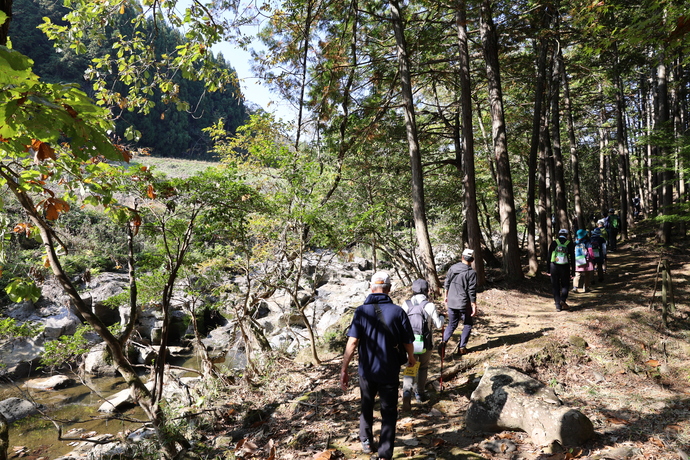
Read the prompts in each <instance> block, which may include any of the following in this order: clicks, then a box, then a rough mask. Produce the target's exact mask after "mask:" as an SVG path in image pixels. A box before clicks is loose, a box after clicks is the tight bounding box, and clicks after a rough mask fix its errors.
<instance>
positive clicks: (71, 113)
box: [62, 104, 79, 119]
mask: <svg viewBox="0 0 690 460" xmlns="http://www.w3.org/2000/svg"><path fill="white" fill-rule="evenodd" d="M62 106H63V107H64V108H65V110H66V111H67V113H68V114H69V116H70V117H72V118H75V119H76V118H77V117H78V116H79V114H78V113H77V111H76V110H74V109H73V108H72V107H71V106H70V105H67V104H62Z"/></svg>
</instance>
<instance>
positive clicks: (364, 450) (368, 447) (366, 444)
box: [362, 439, 371, 454]
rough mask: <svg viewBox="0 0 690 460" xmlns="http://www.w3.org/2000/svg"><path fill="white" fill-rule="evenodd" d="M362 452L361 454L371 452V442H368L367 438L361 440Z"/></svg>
mask: <svg viewBox="0 0 690 460" xmlns="http://www.w3.org/2000/svg"><path fill="white" fill-rule="evenodd" d="M362 453H363V454H370V453H371V443H370V442H369V440H368V439H365V440H364V441H362Z"/></svg>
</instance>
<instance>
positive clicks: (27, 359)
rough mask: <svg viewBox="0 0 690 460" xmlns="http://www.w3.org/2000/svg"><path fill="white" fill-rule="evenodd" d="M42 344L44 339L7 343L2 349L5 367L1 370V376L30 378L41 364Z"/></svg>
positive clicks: (0, 351) (24, 339) (1, 358)
mask: <svg viewBox="0 0 690 460" xmlns="http://www.w3.org/2000/svg"><path fill="white" fill-rule="evenodd" d="M42 343H43V339H42V338H22V339H15V340H10V341H8V342H7V343H5V344H4V345H3V346H2V348H0V362H2V363H3V364H4V365H5V367H4V368H1V369H0V375H2V376H7V377H9V378H11V379H18V378H22V377H26V376H28V375H29V374H30V373H31V371H32V370H35V369H36V367H38V366H39V364H40V362H41V356H42V355H43V352H44V348H43V347H42V346H41V344H42Z"/></svg>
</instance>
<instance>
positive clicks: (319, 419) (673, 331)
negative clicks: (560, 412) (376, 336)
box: [205, 223, 690, 460]
mask: <svg viewBox="0 0 690 460" xmlns="http://www.w3.org/2000/svg"><path fill="white" fill-rule="evenodd" d="M686 249H687V248H683V247H680V246H676V247H672V248H665V249H663V251H662V249H661V248H660V247H658V246H657V245H656V244H655V243H654V238H653V231H652V229H651V228H647V229H646V230H645V228H644V223H641V224H638V225H637V226H636V227H633V228H632V229H631V232H630V239H629V240H628V241H627V242H625V243H623V244H619V248H618V251H616V252H614V253H612V254H610V255H609V261H608V273H607V275H606V279H605V281H604V282H603V283H597V284H596V285H594V286H593V287H592V289H591V291H590V292H587V293H579V294H576V293H571V294H570V296H569V298H568V304H569V305H570V308H569V309H568V310H565V311H563V312H556V310H555V307H554V303H553V297H552V295H551V285H550V281H549V277H548V275H547V274H546V273H540V274H538V275H537V276H536V277H534V278H530V279H526V280H524V281H523V282H520V283H519V284H517V285H516V284H508V283H505V282H500V281H494V282H491V283H489V284H488V285H487V286H486V287H485V288H484V289H483V290H482V291H481V292H480V293H479V294H478V305H479V310H480V315H479V317H478V319H477V321H476V324H475V327H474V330H473V333H472V336H471V338H470V342H469V352H470V353H469V354H467V355H465V356H463V357H462V358H460V359H457V360H454V361H452V362H445V363H444V369H443V379H442V380H443V382H442V387H441V369H440V360H439V358H438V355H436V354H434V358H433V359H432V364H431V369H430V375H429V382H430V383H429V385H428V387H427V389H428V391H427V393H428V394H429V395H430V397H431V399H430V401H428V402H426V403H424V404H415V402H414V401H413V405H412V411H411V412H409V413H403V412H402V411H401V412H400V413H399V418H398V424H397V437H396V443H395V453H394V458H397V459H400V458H418V459H434V458H436V459H444V460H446V459H448V460H450V459H474V458H498V459H540V460H541V459H554V460H558V459H571V458H582V459H604V458H607V459H608V458H611V459H619V458H620V459H683V460H687V459H688V454H686V452H690V327H689V326H690V319H689V317H690V305H689V303H688V300H687V299H688V298H689V297H688V279H689V278H690V254H689V253H688V251H687V250H686ZM662 256H663V257H664V258H667V259H668V260H669V262H670V268H671V274H672V279H673V282H674V287H675V302H676V304H675V306H676V310H675V312H672V313H669V315H668V318H667V327H664V326H663V323H662V314H661V305H662V300H661V281H662V278H661V276H658V277H657V267H658V266H659V261H660V259H661V257H662ZM494 279H495V278H494ZM655 290H656V293H655V294H654V295H653V293H654V292H655ZM405 295H409V292H394V293H392V297H393V298H394V299H395V300H397V301H400V300H403V299H404V297H405ZM653 297H654V301H653V302H652V298H653ZM650 305H651V307H650ZM439 334H440V332H438V333H437V336H438V335H439ZM457 337H458V332H456V335H455V336H454V338H453V339H451V344H450V345H452V344H453V343H454V342H455V341H456V340H457ZM575 338H581V339H584V341H586V344H587V345H586V348H585V349H584V351H583V349H582V348H581V347H580V348H578V347H577V346H576V345H575V344H576V343H577V340H575ZM321 353H322V354H321V359H322V360H323V364H322V365H321V366H310V365H307V364H299V363H295V362H294V361H292V360H288V359H285V360H282V359H281V360H277V361H276V363H275V365H274V366H273V367H274V369H275V373H274V374H273V375H271V377H270V381H267V382H263V383H262V384H260V385H257V386H253V387H251V388H250V387H245V388H243V389H240V390H239V391H234V394H233V396H232V397H230V399H229V400H227V401H226V404H225V406H224V407H225V412H224V413H223V414H221V415H222V417H221V418H220V419H219V420H218V421H217V423H216V424H215V427H214V430H213V432H212V433H211V432H207V433H206V434H205V435H206V436H207V439H208V442H207V445H209V446H214V448H212V449H210V451H209V455H210V456H209V457H208V458H261V459H271V460H272V459H278V458H280V459H297V458H314V459H319V460H327V459H336V458H347V459H367V458H368V457H369V456H368V455H364V454H362V453H361V447H360V443H359V439H358V437H357V432H358V419H359V389H358V387H357V384H356V382H357V381H356V378H354V379H353V380H354V381H353V382H351V386H350V389H349V390H348V391H347V392H343V391H342V390H340V388H339V385H338V374H339V369H340V366H341V362H342V361H341V354H342V350H334V351H333V352H330V353H329V352H326V351H323V350H322V352H321ZM485 366H511V367H514V368H517V369H519V370H522V371H523V372H525V373H527V374H528V375H530V376H531V377H533V378H536V379H538V380H540V381H541V382H543V383H544V384H547V385H549V386H551V387H553V389H554V390H555V392H556V393H557V394H558V396H559V397H560V398H561V400H562V401H563V403H564V404H566V405H568V406H571V407H573V408H575V409H578V410H580V411H581V412H583V413H584V414H585V415H586V416H587V417H589V419H590V420H591V421H592V423H593V425H594V429H595V437H594V438H593V439H592V440H591V441H589V442H588V443H587V444H586V445H581V446H574V447H569V448H567V449H566V450H561V451H560V452H559V451H558V450H559V449H557V448H556V449H553V448H544V447H540V446H537V445H535V444H533V443H532V442H531V440H530V438H529V436H528V435H527V433H523V432H508V431H505V432H502V433H477V432H469V431H467V430H466V429H465V423H464V416H465V413H466V410H467V407H468V404H469V399H470V395H471V393H472V391H473V390H474V388H476V386H477V383H478V382H479V379H480V378H481V375H482V373H483V370H484V368H485ZM351 375H352V376H353V377H356V369H355V366H354V365H351ZM378 416H379V414H378V412H375V418H376V419H378ZM223 417H224V418H223ZM377 430H378V425H375V432H376V431H377ZM505 441H509V443H507V444H506V442H505ZM501 445H503V446H511V447H510V448H509V449H507V450H505V451H503V450H504V449H505V447H503V448H497V447H496V446H499V447H500V446H501ZM233 456H234V457H233Z"/></svg>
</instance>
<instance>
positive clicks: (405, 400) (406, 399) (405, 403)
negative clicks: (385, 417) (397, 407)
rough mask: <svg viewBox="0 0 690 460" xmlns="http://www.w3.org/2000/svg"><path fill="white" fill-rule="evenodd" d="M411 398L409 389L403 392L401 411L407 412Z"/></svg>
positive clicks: (409, 408) (410, 408)
mask: <svg viewBox="0 0 690 460" xmlns="http://www.w3.org/2000/svg"><path fill="white" fill-rule="evenodd" d="M411 399H412V397H411V395H410V392H409V391H406V392H404V393H403V403H402V410H403V412H409V411H411V410H412V404H411Z"/></svg>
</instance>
